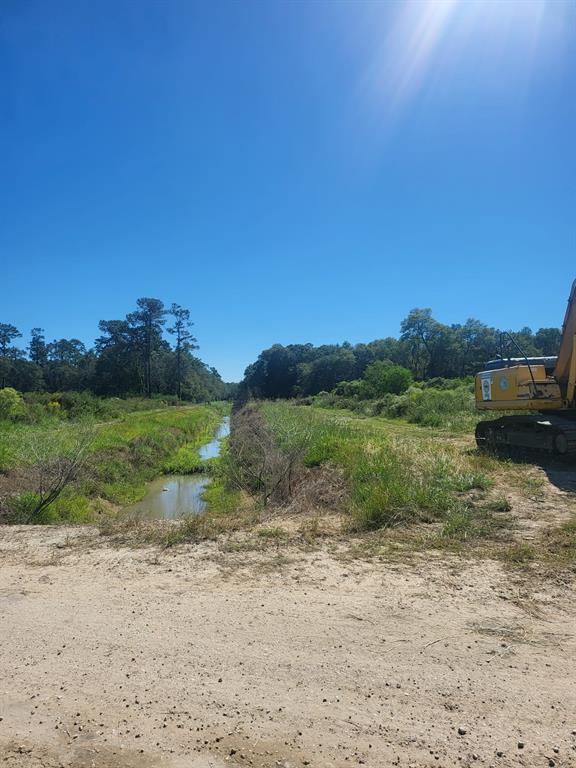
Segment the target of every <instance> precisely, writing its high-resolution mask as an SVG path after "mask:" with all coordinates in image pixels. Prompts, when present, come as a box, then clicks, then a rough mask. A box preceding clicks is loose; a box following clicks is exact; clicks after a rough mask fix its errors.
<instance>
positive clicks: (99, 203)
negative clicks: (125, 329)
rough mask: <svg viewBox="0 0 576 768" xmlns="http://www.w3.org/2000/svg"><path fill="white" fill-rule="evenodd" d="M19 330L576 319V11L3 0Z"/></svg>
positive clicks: (215, 351) (4, 299) (228, 350)
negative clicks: (575, 301) (170, 312)
mask: <svg viewBox="0 0 576 768" xmlns="http://www.w3.org/2000/svg"><path fill="white" fill-rule="evenodd" d="M0 90H1V94H2V97H1V107H0V110H1V112H0V177H1V186H0V259H1V273H0V275H1V278H0V279H1V284H0V322H11V323H14V324H15V325H17V326H18V327H19V328H20V329H21V330H22V331H23V332H26V335H27V333H28V331H29V329H30V328H32V327H33V326H42V327H44V328H45V329H46V335H47V337H48V339H49V340H50V339H53V338H60V337H62V336H74V337H77V338H80V339H82V340H83V341H85V342H86V343H92V341H93V339H94V337H95V336H96V335H97V323H98V320H99V319H112V318H118V317H122V316H124V315H125V313H126V312H128V311H130V310H132V308H133V306H134V303H135V300H136V298H137V297H139V296H154V297H158V298H160V299H162V300H164V301H165V302H166V303H168V304H169V303H171V302H172V301H176V302H178V303H180V304H182V305H184V306H186V307H189V308H190V310H191V312H192V315H193V318H194V319H195V322H196V326H195V330H196V334H197V336H198V339H199V342H200V345H201V348H200V352H199V354H200V356H201V357H202V358H203V359H205V360H206V361H207V362H208V363H209V364H210V365H215V366H216V367H217V368H218V369H219V370H220V371H221V372H222V374H223V375H224V377H225V378H226V379H232V380H233V379H238V378H240V377H241V374H242V372H243V369H244V367H245V366H246V365H247V364H248V363H249V362H251V361H252V360H254V359H255V357H256V356H257V354H258V353H259V351H260V350H261V349H263V348H264V347H267V346H269V345H271V344H273V343H275V342H280V343H291V342H307V341H310V342H313V343H323V342H337V341H344V340H349V341H351V342H357V341H369V340H371V339H374V338H380V337H383V336H387V335H397V333H398V330H399V323H400V321H401V319H402V318H403V317H405V316H406V314H407V313H408V311H409V310H410V309H411V308H413V307H417V306H420V307H422V306H424V307H426V306H430V307H432V308H433V311H434V314H435V316H436V317H437V318H438V319H439V320H441V321H443V322H447V323H452V322H461V321H464V320H465V319H466V318H467V317H470V316H472V317H477V318H478V319H480V320H482V321H484V322H486V323H489V324H491V325H496V326H498V327H502V328H519V327H520V326H523V325H530V326H531V327H533V328H537V327H539V326H549V325H559V324H560V322H561V319H562V316H563V313H564V308H565V301H566V297H567V294H568V290H569V285H570V282H571V280H572V279H573V278H574V277H576V234H575V229H576V224H575V222H576V215H575V213H576V149H575V146H576V3H575V2H574V1H573V0H570V1H569V0H556V1H554V0H501V1H499V0H482V2H480V1H479V2H476V0H427V1H426V2H418V0H413V1H412V2H410V3H404V2H380V3H379V2H369V3H364V2H362V0H352V1H351V2H345V1H342V0H341V1H340V2H321V1H320V0H315V1H310V2H304V1H301V2H296V1H295V0H294V1H292V2H287V1H279V0H261V2H254V1H251V0H243V1H242V2H233V1H232V0H229V1H227V2H221V1H219V0H204V2H194V1H193V0H82V2H78V0H50V2H46V0H2V2H0Z"/></svg>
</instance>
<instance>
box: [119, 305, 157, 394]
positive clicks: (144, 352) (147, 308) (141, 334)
mask: <svg viewBox="0 0 576 768" xmlns="http://www.w3.org/2000/svg"><path fill="white" fill-rule="evenodd" d="M136 304H137V306H138V309H137V310H136V311H135V312H131V313H130V314H129V315H127V317H126V319H127V321H128V323H129V324H130V326H131V327H132V328H133V329H134V332H135V337H134V340H135V342H136V344H137V346H138V348H139V350H140V354H141V356H142V361H143V367H144V392H145V394H146V396H147V397H151V396H152V356H153V353H154V352H155V351H157V350H158V349H159V348H161V347H162V326H163V325H164V323H165V322H166V310H165V308H164V304H163V302H162V301H160V299H151V298H146V297H144V298H141V299H138V300H137V301H136Z"/></svg>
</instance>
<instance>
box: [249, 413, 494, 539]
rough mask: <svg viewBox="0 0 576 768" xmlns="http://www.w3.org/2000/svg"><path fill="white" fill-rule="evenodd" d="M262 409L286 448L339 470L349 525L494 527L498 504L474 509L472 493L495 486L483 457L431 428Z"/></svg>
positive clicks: (468, 530)
mask: <svg viewBox="0 0 576 768" xmlns="http://www.w3.org/2000/svg"><path fill="white" fill-rule="evenodd" d="M261 408H262V411H263V413H264V415H265V417H266V419H267V422H268V424H269V425H270V428H271V429H272V431H273V433H274V434H275V435H276V437H277V440H278V443H279V444H280V445H281V446H282V447H283V448H285V449H286V450H289V449H291V448H293V447H294V446H295V445H300V446H305V451H304V463H305V464H306V465H307V466H309V467H316V466H321V465H325V464H328V465H332V466H335V467H338V468H339V469H340V470H341V471H342V472H343V474H344V477H345V480H346V484H347V487H348V490H349V494H348V499H347V503H346V510H345V511H346V512H347V513H348V516H349V524H350V527H351V528H352V529H353V530H358V531H362V530H376V529H379V528H390V527H397V526H405V525H407V524H410V523H443V535H444V536H446V537H453V538H456V539H460V538H463V537H464V535H468V536H471V535H480V533H481V532H482V531H487V530H488V529H493V528H495V527H496V526H493V525H492V524H490V525H489V524H488V518H489V517H491V514H492V513H493V512H495V511H496V510H494V509H482V510H480V509H476V508H475V505H474V503H473V502H472V501H471V500H470V498H469V494H470V492H472V491H486V490H488V489H489V488H490V487H491V485H492V480H491V479H490V477H489V475H488V474H487V473H486V472H485V471H484V470H483V466H482V464H483V460H482V457H479V456H476V455H475V454H473V453H468V452H467V451H466V450H465V449H463V447H462V446H461V445H460V444H457V443H451V442H449V441H445V440H442V441H441V440H438V439H437V438H436V437H435V433H434V431H433V430H426V429H422V428H419V427H412V426H410V425H402V428H399V427H400V425H399V424H398V422H393V421H390V420H385V419H381V418H362V417H359V416H358V415H357V414H354V415H352V414H349V413H346V412H342V411H337V412H330V411H328V410H326V409H320V408H315V407H307V408H302V407H298V406H295V405H292V404H290V403H286V402H276V403H264V404H262V405H261Z"/></svg>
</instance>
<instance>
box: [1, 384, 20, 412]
mask: <svg viewBox="0 0 576 768" xmlns="http://www.w3.org/2000/svg"><path fill="white" fill-rule="evenodd" d="M23 413H24V401H23V400H22V395H20V394H19V393H18V392H16V390H15V389H13V388H12V387H4V388H3V389H0V419H17V418H18V417H19V416H22V415H23Z"/></svg>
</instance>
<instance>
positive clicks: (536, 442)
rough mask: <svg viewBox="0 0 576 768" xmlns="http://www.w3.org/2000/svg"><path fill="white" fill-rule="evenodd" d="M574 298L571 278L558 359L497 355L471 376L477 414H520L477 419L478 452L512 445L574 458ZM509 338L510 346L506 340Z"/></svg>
mask: <svg viewBox="0 0 576 768" xmlns="http://www.w3.org/2000/svg"><path fill="white" fill-rule="evenodd" d="M575 298H576V280H575V281H574V282H573V283H572V290H571V291H570V297H569V299H568V308H567V309H566V315H565V317H564V324H563V326H562V339H561V342H560V350H559V352H558V357H532V358H529V357H526V356H525V355H523V356H522V357H507V358H506V357H505V356H503V355H501V357H500V359H498V360H491V361H490V362H488V363H486V366H485V370H483V371H481V372H480V373H478V374H476V378H475V397H476V409H477V410H479V411H522V412H523V413H522V414H515V415H513V416H510V415H508V416H501V417H500V418H499V419H495V420H494V421H481V422H480V423H479V424H478V425H477V427H476V443H477V445H478V447H479V448H481V449H487V450H498V449H503V448H504V449H505V448H514V447H516V448H522V449H537V450H544V451H548V452H549V453H552V454H556V455H559V456H567V455H576V399H575V389H576V304H575ZM510 340H511V342H512V343H513V344H515V343H516V342H515V341H514V339H513V338H512V337H510ZM519 351H520V353H522V351H521V350H520V349H519Z"/></svg>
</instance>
